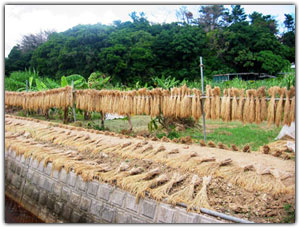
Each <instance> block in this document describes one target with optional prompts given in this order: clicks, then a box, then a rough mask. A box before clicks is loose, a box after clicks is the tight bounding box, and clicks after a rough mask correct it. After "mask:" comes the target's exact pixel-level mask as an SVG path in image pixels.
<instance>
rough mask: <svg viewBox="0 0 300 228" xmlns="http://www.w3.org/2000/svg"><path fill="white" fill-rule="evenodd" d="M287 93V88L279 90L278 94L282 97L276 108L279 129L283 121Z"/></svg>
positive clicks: (276, 121)
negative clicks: (284, 101) (284, 100)
mask: <svg viewBox="0 0 300 228" xmlns="http://www.w3.org/2000/svg"><path fill="white" fill-rule="evenodd" d="M285 92H286V88H281V89H279V90H278V93H279V95H280V98H279V101H278V103H277V107H276V115H275V124H276V126H277V127H279V125H280V123H281V119H282V111H283V96H284V94H285Z"/></svg>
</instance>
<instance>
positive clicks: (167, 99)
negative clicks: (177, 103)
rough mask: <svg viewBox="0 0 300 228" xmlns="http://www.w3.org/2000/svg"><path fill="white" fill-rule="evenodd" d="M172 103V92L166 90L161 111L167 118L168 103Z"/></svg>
mask: <svg viewBox="0 0 300 228" xmlns="http://www.w3.org/2000/svg"><path fill="white" fill-rule="evenodd" d="M169 102H170V91H169V90H167V89H164V90H163V91H162V104H161V109H162V113H163V115H164V116H165V117H167V112H168V110H167V109H168V103H169Z"/></svg>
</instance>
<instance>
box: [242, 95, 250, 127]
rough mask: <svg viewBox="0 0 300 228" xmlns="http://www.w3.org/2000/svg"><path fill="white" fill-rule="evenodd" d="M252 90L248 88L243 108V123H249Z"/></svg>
mask: <svg viewBox="0 0 300 228" xmlns="http://www.w3.org/2000/svg"><path fill="white" fill-rule="evenodd" d="M250 93H251V92H250V90H246V101H245V104H244V108H243V123H247V122H248V120H249V114H250Z"/></svg>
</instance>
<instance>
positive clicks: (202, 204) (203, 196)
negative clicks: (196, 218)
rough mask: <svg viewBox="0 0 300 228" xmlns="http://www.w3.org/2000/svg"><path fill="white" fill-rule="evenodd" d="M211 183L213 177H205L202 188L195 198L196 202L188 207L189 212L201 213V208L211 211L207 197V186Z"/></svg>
mask: <svg viewBox="0 0 300 228" xmlns="http://www.w3.org/2000/svg"><path fill="white" fill-rule="evenodd" d="M210 182H211V176H204V177H203V182H202V188H201V190H200V191H199V192H198V193H197V195H196V196H195V198H194V200H193V201H192V202H191V203H190V204H189V205H188V207H187V208H188V210H195V211H197V212H198V213H200V209H201V208H206V209H210V208H211V207H210V205H209V201H208V197H207V186H208V185H209V184H210Z"/></svg>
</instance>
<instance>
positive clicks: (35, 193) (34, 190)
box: [31, 187, 40, 202]
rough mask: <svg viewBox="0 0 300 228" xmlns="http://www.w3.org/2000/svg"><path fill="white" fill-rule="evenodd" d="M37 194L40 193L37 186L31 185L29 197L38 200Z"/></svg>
mask: <svg viewBox="0 0 300 228" xmlns="http://www.w3.org/2000/svg"><path fill="white" fill-rule="evenodd" d="M39 194H40V191H39V190H38V188H36V187H33V191H32V196H31V198H32V200H33V201H34V202H38V200H39Z"/></svg>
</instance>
